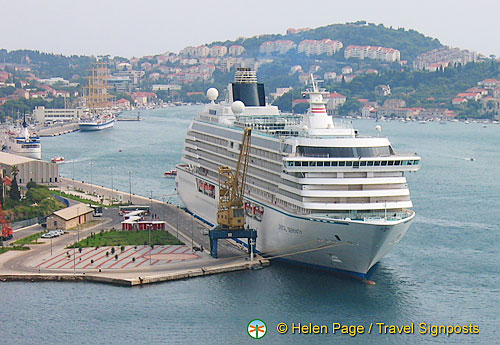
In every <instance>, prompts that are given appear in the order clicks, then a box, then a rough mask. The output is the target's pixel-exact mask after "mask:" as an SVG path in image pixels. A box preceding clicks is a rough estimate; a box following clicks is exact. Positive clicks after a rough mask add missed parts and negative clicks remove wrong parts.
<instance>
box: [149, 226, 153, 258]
mask: <svg viewBox="0 0 500 345" xmlns="http://www.w3.org/2000/svg"><path fill="white" fill-rule="evenodd" d="M152 225H153V224H149V225H148V237H149V246H150V247H151V226H152ZM152 254H153V248H151V251H150V252H149V265H150V266H151V255H152Z"/></svg>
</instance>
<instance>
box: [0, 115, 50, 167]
mask: <svg viewBox="0 0 500 345" xmlns="http://www.w3.org/2000/svg"><path fill="white" fill-rule="evenodd" d="M3 149H4V151H5V152H8V153H12V154H15V155H19V156H24V157H28V158H34V159H42V144H41V142H40V138H39V137H38V135H35V134H30V132H29V130H28V124H27V123H26V118H24V120H23V127H22V128H21V130H19V131H16V130H15V129H14V130H9V131H8V132H7V136H6V138H5V144H4V147H3Z"/></svg>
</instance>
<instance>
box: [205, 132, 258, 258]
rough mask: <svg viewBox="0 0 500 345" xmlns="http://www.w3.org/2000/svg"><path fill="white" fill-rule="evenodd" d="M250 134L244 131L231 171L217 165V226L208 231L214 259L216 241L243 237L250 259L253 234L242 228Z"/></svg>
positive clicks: (228, 168) (253, 246)
mask: <svg viewBox="0 0 500 345" xmlns="http://www.w3.org/2000/svg"><path fill="white" fill-rule="evenodd" d="M251 135H252V128H250V127H247V128H245V130H244V132H243V139H242V142H241V148H240V154H239V156H238V163H237V165H236V171H235V172H233V170H232V169H231V168H230V167H228V166H219V203H218V206H217V224H218V225H217V226H216V227H215V228H214V229H212V230H210V232H209V236H210V255H212V256H213V257H214V258H217V241H218V240H219V239H223V238H247V239H248V249H249V251H250V255H251V258H252V259H253V253H254V249H255V240H256V238H257V231H255V230H253V229H245V209H244V206H243V205H244V203H243V197H244V194H245V180H246V176H247V170H248V162H249V157H250V142H251Z"/></svg>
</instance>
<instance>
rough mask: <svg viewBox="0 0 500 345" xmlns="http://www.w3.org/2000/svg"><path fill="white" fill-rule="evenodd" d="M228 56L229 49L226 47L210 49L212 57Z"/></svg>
mask: <svg viewBox="0 0 500 345" xmlns="http://www.w3.org/2000/svg"><path fill="white" fill-rule="evenodd" d="M226 54H227V47H225V46H213V47H211V48H210V53H209V55H210V56H212V57H223V56H224V55H226Z"/></svg>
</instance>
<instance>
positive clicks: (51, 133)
mask: <svg viewBox="0 0 500 345" xmlns="http://www.w3.org/2000/svg"><path fill="white" fill-rule="evenodd" d="M78 130H79V126H78V123H74V122H73V123H67V124H61V125H52V126H49V127H41V128H37V133H38V136H40V137H56V136H58V135H63V134H68V133H72V132H76V131H78Z"/></svg>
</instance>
